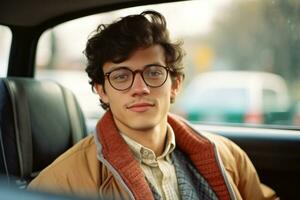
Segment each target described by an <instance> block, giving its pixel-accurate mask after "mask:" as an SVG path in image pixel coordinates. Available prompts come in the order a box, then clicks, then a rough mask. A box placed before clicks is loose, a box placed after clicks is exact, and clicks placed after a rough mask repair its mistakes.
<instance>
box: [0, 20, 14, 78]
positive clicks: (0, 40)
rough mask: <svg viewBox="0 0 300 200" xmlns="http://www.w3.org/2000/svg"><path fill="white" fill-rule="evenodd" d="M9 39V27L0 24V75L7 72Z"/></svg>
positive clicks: (3, 75) (10, 36)
mask: <svg viewBox="0 0 300 200" xmlns="http://www.w3.org/2000/svg"><path fill="white" fill-rule="evenodd" d="M11 39H12V35H11V31H10V29H9V28H8V27H6V26H3V25H0V77H5V76H6V74H7V68H8V58H9V51H10V44H11Z"/></svg>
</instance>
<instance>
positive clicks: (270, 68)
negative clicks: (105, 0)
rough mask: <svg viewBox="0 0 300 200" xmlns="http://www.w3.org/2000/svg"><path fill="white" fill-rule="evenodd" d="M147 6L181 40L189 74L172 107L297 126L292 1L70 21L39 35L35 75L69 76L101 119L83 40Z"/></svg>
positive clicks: (201, 116) (298, 41)
mask: <svg viewBox="0 0 300 200" xmlns="http://www.w3.org/2000/svg"><path fill="white" fill-rule="evenodd" d="M146 9H153V10H157V11H159V12H161V13H162V14H163V15H164V16H165V17H166V19H167V22H168V28H169V31H170V35H171V38H172V39H173V40H179V41H183V42H184V43H183V47H184V50H185V52H186V57H185V60H184V66H185V73H186V78H185V82H184V85H183V88H182V92H181V93H180V95H179V96H178V98H177V100H176V102H175V104H174V105H173V106H172V112H175V113H178V114H180V115H182V116H183V117H185V118H187V119H188V120H191V121H194V122H202V123H207V122H209V123H237V124H259V125H261V124H268V125H274V124H276V125H278V124H279V125H289V126H296V125H298V124H297V123H298V118H297V117H298V116H299V115H300V113H299V111H298V110H299V109H298V107H299V106H298V105H299V102H300V94H299V92H298V91H299V90H300V80H299V77H300V32H299V31H300V24H299V20H300V8H299V3H298V2H297V1H276V0H275V1H274V0H266V1H260V0H251V1H242V0H213V1H184V2H173V3H164V4H155V5H149V6H141V7H135V8H129V9H121V10H117V11H112V12H106V13H101V14H97V15H93V16H88V17H85V18H81V19H77V20H73V21H70V22H67V23H63V24H61V25H58V26H56V27H54V28H52V29H50V30H48V31H46V32H45V33H44V34H43V36H42V38H41V39H40V41H39V45H38V50H37V60H36V68H37V71H36V76H37V77H38V78H42V77H43V78H52V79H55V80H57V81H59V82H62V83H64V82H66V84H67V81H65V79H70V80H72V81H71V83H68V84H69V85H68V87H70V88H71V89H72V90H73V91H74V92H75V94H77V95H78V97H79V99H80V102H81V104H82V107H83V109H84V111H85V113H86V115H88V116H92V117H94V118H97V117H99V116H100V115H101V114H102V113H103V111H102V110H101V108H100V106H99V103H98V98H97V96H96V95H95V94H93V93H92V92H91V89H90V86H89V85H88V78H87V75H86V74H85V72H84V69H85V58H84V55H83V53H82V51H83V50H84V48H85V43H86V41H87V39H88V37H89V34H90V33H91V32H92V31H93V30H95V29H96V27H97V25H99V24H100V23H109V22H111V20H115V19H116V18H118V17H122V16H125V15H128V14H131V13H132V14H136V13H140V12H141V11H144V10H146ZM178 16H180V17H178ZM87 113H89V114H87ZM296 122H297V123H296Z"/></svg>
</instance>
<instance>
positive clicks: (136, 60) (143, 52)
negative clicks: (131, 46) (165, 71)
mask: <svg viewBox="0 0 300 200" xmlns="http://www.w3.org/2000/svg"><path fill="white" fill-rule="evenodd" d="M149 64H159V65H165V64H166V63H165V53H164V49H163V48H162V47H161V46H160V45H154V46H150V47H147V48H140V49H137V50H136V51H134V52H133V53H132V55H131V56H130V57H129V58H128V59H126V60H125V61H123V62H120V63H113V62H110V61H108V62H106V63H104V65H103V71H104V73H105V72H108V71H111V70H113V69H115V68H119V67H128V68H130V69H133V70H135V69H142V68H144V67H145V66H146V65H149Z"/></svg>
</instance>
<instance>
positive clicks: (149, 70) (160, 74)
mask: <svg viewBox="0 0 300 200" xmlns="http://www.w3.org/2000/svg"><path fill="white" fill-rule="evenodd" d="M169 71H172V69H170V68H169V67H164V66H161V65H148V66H146V67H145V68H144V69H143V70H134V71H132V70H131V69H129V68H127V67H120V68H117V69H114V70H112V71H110V72H108V73H105V77H106V78H107V79H108V81H109V83H110V85H111V86H112V87H113V88H114V89H116V90H119V91H123V90H127V89H129V88H131V87H132V84H133V81H134V77H135V75H136V74H137V73H140V74H141V76H142V78H143V80H144V82H145V83H146V85H147V86H149V87H152V88H157V87H160V86H162V85H163V84H164V83H165V82H166V80H167V78H168V72H169Z"/></svg>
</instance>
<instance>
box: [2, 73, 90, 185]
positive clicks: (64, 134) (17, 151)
mask: <svg viewBox="0 0 300 200" xmlns="http://www.w3.org/2000/svg"><path fill="white" fill-rule="evenodd" d="M86 135H87V131H86V125H85V121H84V116H83V113H82V111H81V108H80V106H79V105H78V102H77V100H76V98H75V96H74V94H73V93H72V92H71V91H70V90H68V89H66V88H64V87H63V86H61V85H59V84H58V83H56V82H52V81H46V80H43V81H40V80H35V79H32V78H15V77H10V78H0V173H1V175H2V178H4V179H6V180H7V181H8V182H9V183H13V184H17V185H18V187H20V188H22V187H23V188H24V187H26V185H27V183H29V182H30V181H31V180H32V179H33V178H34V177H35V176H36V175H37V174H38V173H39V172H40V171H41V170H42V169H43V168H45V167H46V166H47V165H49V164H50V163H51V162H52V161H54V159H55V158H57V157H58V156H59V155H60V154H62V153H63V152H64V151H66V150H67V149H68V148H70V147H71V146H72V145H73V144H75V143H76V142H78V141H79V140H80V139H82V138H83V137H85V136H86Z"/></svg>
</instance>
